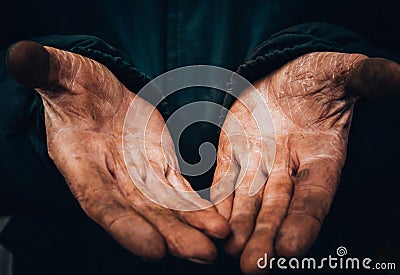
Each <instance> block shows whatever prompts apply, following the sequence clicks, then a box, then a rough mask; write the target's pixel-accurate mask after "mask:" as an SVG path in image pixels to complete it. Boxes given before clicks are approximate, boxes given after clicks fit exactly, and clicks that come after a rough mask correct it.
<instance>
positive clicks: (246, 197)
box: [225, 167, 266, 255]
mask: <svg viewBox="0 0 400 275" xmlns="http://www.w3.org/2000/svg"><path fill="white" fill-rule="evenodd" d="M243 168H245V167H242V169H243ZM265 181H266V176H265V175H264V173H263V172H262V171H261V169H260V168H253V167H250V168H249V169H248V170H241V173H240V175H239V183H238V184H239V185H238V187H237V188H236V190H235V196H234V199H233V206H232V214H231V218H230V220H229V223H230V225H231V235H230V237H229V239H228V240H227V242H226V243H225V250H226V252H227V253H228V254H230V255H238V254H240V253H241V252H242V250H243V248H244V246H245V244H246V242H247V241H248V239H249V238H250V235H251V233H252V232H253V228H254V223H255V220H256V217H257V214H258V210H259V208H260V205H261V199H262V193H263V190H264V188H261V189H260V190H259V191H258V192H257V193H255V194H254V195H251V194H250V188H251V186H252V185H257V186H263V184H264V183H265Z"/></svg>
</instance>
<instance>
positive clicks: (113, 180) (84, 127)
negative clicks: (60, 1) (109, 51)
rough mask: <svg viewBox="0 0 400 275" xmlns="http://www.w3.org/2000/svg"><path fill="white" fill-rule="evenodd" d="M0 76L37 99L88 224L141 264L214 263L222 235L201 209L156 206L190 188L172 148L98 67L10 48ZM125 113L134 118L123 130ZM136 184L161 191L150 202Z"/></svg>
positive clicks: (136, 101)
mask: <svg viewBox="0 0 400 275" xmlns="http://www.w3.org/2000/svg"><path fill="white" fill-rule="evenodd" d="M7 68H8V71H9V73H10V74H11V75H12V76H13V77H14V78H15V79H16V80H17V81H18V82H20V83H21V84H24V85H26V86H29V87H32V88H36V91H37V92H38V93H39V94H40V96H41V98H42V100H43V104H44V111H45V124H46V133H47V145H48V152H49V155H50V157H51V158H52V159H53V161H54V163H55V165H56V166H57V168H58V169H59V171H60V172H61V173H62V175H63V176H64V177H65V179H66V182H67V183H68V185H69V188H70V190H71V191H72V193H73V195H74V196H75V197H76V199H77V200H78V201H79V203H80V205H81V207H82V208H83V210H84V211H85V212H86V213H87V215H88V216H89V217H90V218H92V219H93V220H94V221H96V222H97V223H98V224H99V225H101V226H102V227H103V228H104V229H105V230H106V231H108V232H109V233H110V234H111V235H112V236H113V237H114V238H115V240H117V241H118V242H119V243H120V244H121V245H122V246H124V247H125V248H127V249H128V250H130V251H132V252H133V253H135V254H137V255H139V256H142V257H145V258H149V259H160V258H161V257H163V256H164V254H165V253H166V252H167V251H168V252H170V253H172V254H173V255H176V256H178V257H182V258H187V259H189V260H192V261H196V262H201V263H207V262H210V261H213V260H214V259H215V258H216V248H215V247H214V245H213V243H212V241H211V240H210V239H209V237H208V236H210V237H215V238H224V237H225V236H226V235H227V234H228V233H229V226H228V223H227V221H226V220H225V219H224V218H223V217H222V216H220V215H219V214H218V213H217V212H216V210H215V208H213V207H211V204H210V203H209V202H207V201H205V200H202V199H201V198H200V197H199V196H197V197H196V196H191V197H190V200H188V198H186V197H185V196H184V195H181V194H182V192H177V193H176V194H175V197H174V201H175V202H176V204H177V205H178V206H177V207H176V209H180V208H179V206H182V209H185V208H184V207H188V208H190V206H191V205H192V206H193V205H196V206H198V208H197V209H201V210H198V211H179V210H170V209H168V208H165V207H163V206H160V205H158V204H157V203H156V201H163V199H164V198H163V195H164V194H163V186H169V187H172V189H173V188H177V189H183V190H189V191H190V190H192V189H191V187H190V185H189V183H188V182H187V181H186V180H185V179H184V178H183V177H182V176H181V175H180V173H179V169H178V165H177V161H176V156H175V151H174V145H173V142H172V140H171V138H170V136H169V133H168V130H166V129H165V127H164V126H165V124H164V120H163V118H162V117H161V115H160V114H159V113H158V111H157V110H156V109H155V108H154V107H153V106H152V105H150V104H149V103H148V102H146V101H145V100H143V99H141V98H140V97H139V96H135V94H134V93H132V92H131V91H129V90H128V89H127V88H126V87H125V86H124V85H123V84H122V83H121V82H120V81H118V79H117V78H116V77H115V76H114V75H113V74H112V73H111V72H110V71H109V70H108V69H107V68H106V67H105V66H103V65H102V64H100V63H98V62H96V61H94V60H92V59H89V58H86V57H83V56H81V55H77V54H74V53H71V52H66V51H62V50H59V49H55V48H51V47H43V46H41V45H39V44H36V43H33V42H27V41H22V42H19V43H17V44H15V45H13V46H12V47H11V48H10V50H9V52H8V55H7ZM128 110H133V112H134V114H135V115H134V117H131V118H132V119H133V121H130V123H127V124H125V126H124V120H125V117H126V114H127V112H128ZM124 127H125V128H124ZM123 137H124V138H123ZM123 143H125V144H124V146H123ZM124 154H125V158H124ZM127 165H129V167H127ZM128 170H129V171H128ZM139 185H140V186H142V187H143V186H144V187H146V186H149V188H150V187H154V186H159V187H160V188H153V189H151V188H150V189H151V190H149V192H151V198H152V200H150V199H149V197H148V196H145V195H144V194H143V193H142V192H141V191H140V190H139V188H138V187H137V186H139ZM192 193H194V192H192ZM192 193H191V194H192ZM207 235H208V236H207Z"/></svg>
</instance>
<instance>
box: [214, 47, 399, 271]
mask: <svg viewBox="0 0 400 275" xmlns="http://www.w3.org/2000/svg"><path fill="white" fill-rule="evenodd" d="M399 92H400V66H399V65H398V64H396V63H394V62H391V61H389V60H385V59H380V58H367V57H366V56H364V55H360V54H344V53H333V52H325V53H319V52H318V53H310V54H307V55H304V56H301V57H299V58H297V59H295V60H293V61H291V62H289V63H287V64H286V65H284V66H283V67H281V68H280V69H278V70H276V71H274V72H272V73H271V74H270V75H268V76H267V77H265V78H263V79H261V80H260V81H258V82H257V83H256V84H255V90H247V91H246V92H244V93H243V94H242V95H241V96H240V97H239V98H238V100H236V102H235V103H234V105H233V106H232V108H231V109H230V112H229V113H228V116H227V118H226V120H225V122H224V125H223V127H222V131H221V136H220V142H219V149H218V157H217V168H216V171H215V175H214V183H213V184H214V186H215V188H214V189H212V190H213V194H212V198H214V200H216V201H218V200H220V198H221V194H219V190H225V193H226V189H229V188H236V189H235V192H234V194H232V195H230V196H228V197H226V198H225V199H224V200H222V201H221V202H219V203H218V204H217V205H216V206H217V210H218V211H219V212H220V213H221V214H222V215H223V216H224V217H225V218H226V219H228V220H229V222H230V225H231V230H232V234H231V235H230V236H229V238H228V240H227V242H226V244H225V249H226V251H227V252H228V253H229V254H232V255H240V254H241V268H242V270H243V271H244V272H245V273H260V272H265V270H261V269H259V268H258V267H257V260H258V259H259V258H261V257H264V253H268V257H272V256H274V255H278V256H284V257H291V256H301V255H304V254H305V253H306V252H307V251H308V249H309V248H310V247H311V245H312V244H313V242H314V241H315V239H316V237H317V235H318V233H319V231H320V228H321V224H322V222H323V220H324V217H325V216H326V214H327V212H328V210H329V208H330V205H331V203H332V200H333V198H334V194H335V191H336V187H337V184H338V182H339V178H340V173H341V169H342V168H343V165H344V162H345V158H346V146H347V139H348V134H349V129H350V123H351V118H352V111H353V106H354V103H355V102H356V98H357V97H359V96H367V97H370V98H383V97H387V96H391V95H396V94H399ZM268 114H270V117H269V116H268ZM269 118H271V119H272V122H273V126H272V124H269V125H266V124H268V121H269V120H268V119H269ZM271 119H270V120H271ZM234 125H239V126H240V127H241V128H242V131H238V126H234ZM274 145H275V146H274ZM272 162H273V165H272ZM271 167H272V169H271Z"/></svg>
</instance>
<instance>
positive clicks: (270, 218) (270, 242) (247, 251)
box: [240, 169, 293, 274]
mask: <svg viewBox="0 0 400 275" xmlns="http://www.w3.org/2000/svg"><path fill="white" fill-rule="evenodd" d="M292 189H293V184H292V179H291V177H290V175H289V173H288V171H287V170H283V169H280V170H274V171H272V173H271V175H270V176H269V177H268V181H267V184H266V185H265V190H264V195H263V199H262V204H261V208H260V211H259V213H258V217H257V220H256V225H255V228H254V232H253V233H252V235H251V237H250V239H249V241H248V242H247V244H246V246H245V248H244V250H243V253H242V256H241V258H240V267H241V269H242V271H243V272H244V273H246V274H256V273H259V272H260V271H261V270H260V269H259V268H258V267H257V260H258V259H259V258H260V257H262V256H263V255H264V253H267V254H268V257H269V258H270V257H272V256H273V255H274V240H275V236H276V234H277V231H278V229H279V227H280V225H281V223H282V221H283V219H284V217H285V216H286V213H287V209H288V206H289V203H290V198H291V196H292Z"/></svg>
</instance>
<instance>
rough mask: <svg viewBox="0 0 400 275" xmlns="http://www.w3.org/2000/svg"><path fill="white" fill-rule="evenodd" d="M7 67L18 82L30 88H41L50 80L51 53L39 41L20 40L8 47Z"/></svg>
mask: <svg viewBox="0 0 400 275" xmlns="http://www.w3.org/2000/svg"><path fill="white" fill-rule="evenodd" d="M6 67H7V71H8V73H9V74H10V75H11V76H12V77H13V78H14V79H15V80H16V81H17V82H18V83H20V84H22V85H24V86H26V87H28V88H40V87H42V86H43V85H45V84H47V82H48V77H49V72H50V54H49V52H48V51H46V49H45V48H44V47H43V46H42V45H40V44H38V43H35V42H31V41H20V42H18V43H16V44H13V45H11V46H10V48H9V49H8V52H7V57H6Z"/></svg>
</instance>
